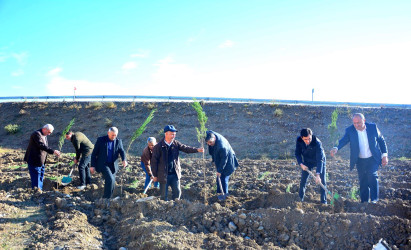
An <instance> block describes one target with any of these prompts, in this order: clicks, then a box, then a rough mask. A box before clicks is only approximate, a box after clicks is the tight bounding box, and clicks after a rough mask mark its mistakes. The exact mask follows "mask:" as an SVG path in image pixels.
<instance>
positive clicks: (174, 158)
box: [151, 125, 204, 200]
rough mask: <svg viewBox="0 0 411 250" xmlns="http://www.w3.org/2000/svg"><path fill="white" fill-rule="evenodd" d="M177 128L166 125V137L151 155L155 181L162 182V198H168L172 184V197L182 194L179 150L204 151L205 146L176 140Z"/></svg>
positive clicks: (175, 197)
mask: <svg viewBox="0 0 411 250" xmlns="http://www.w3.org/2000/svg"><path fill="white" fill-rule="evenodd" d="M176 133H177V129H176V128H175V127H174V126H173V125H167V126H165V127H164V138H163V139H162V140H161V141H160V142H159V143H158V144H157V145H156V146H154V148H153V155H152V157H151V171H152V173H153V176H154V179H153V181H154V182H156V181H158V182H160V193H161V199H162V200H167V196H168V187H169V186H171V190H172V199H173V200H174V199H180V196H181V187H180V179H181V167H180V159H179V158H178V155H179V152H180V151H183V152H185V153H188V154H190V153H197V152H204V148H194V147H190V146H187V145H184V144H182V143H181V142H179V141H177V140H175V137H176Z"/></svg>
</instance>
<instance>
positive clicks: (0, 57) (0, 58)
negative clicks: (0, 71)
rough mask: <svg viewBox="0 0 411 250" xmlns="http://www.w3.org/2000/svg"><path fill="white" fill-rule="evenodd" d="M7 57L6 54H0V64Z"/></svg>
mask: <svg viewBox="0 0 411 250" xmlns="http://www.w3.org/2000/svg"><path fill="white" fill-rule="evenodd" d="M8 57H9V56H8V55H7V54H6V53H4V52H0V62H5V61H6V60H7V58H8Z"/></svg>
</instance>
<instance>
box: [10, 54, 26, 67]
mask: <svg viewBox="0 0 411 250" xmlns="http://www.w3.org/2000/svg"><path fill="white" fill-rule="evenodd" d="M11 56H12V57H13V58H14V59H16V61H17V63H18V64H19V65H21V66H24V65H26V64H27V59H28V56H29V55H28V53H27V52H21V53H12V54H11Z"/></svg>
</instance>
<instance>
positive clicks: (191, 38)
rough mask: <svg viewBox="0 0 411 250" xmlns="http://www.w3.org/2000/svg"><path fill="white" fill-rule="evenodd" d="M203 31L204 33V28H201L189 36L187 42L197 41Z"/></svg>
mask: <svg viewBox="0 0 411 250" xmlns="http://www.w3.org/2000/svg"><path fill="white" fill-rule="evenodd" d="M203 33H204V29H201V30H200V31H199V32H198V34H196V35H194V36H191V37H189V38H188V39H187V43H188V44H191V43H193V42H196V41H197V40H198V39H199V38H200V37H201V35H202V34H203Z"/></svg>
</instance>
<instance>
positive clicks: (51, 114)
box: [0, 102, 411, 249]
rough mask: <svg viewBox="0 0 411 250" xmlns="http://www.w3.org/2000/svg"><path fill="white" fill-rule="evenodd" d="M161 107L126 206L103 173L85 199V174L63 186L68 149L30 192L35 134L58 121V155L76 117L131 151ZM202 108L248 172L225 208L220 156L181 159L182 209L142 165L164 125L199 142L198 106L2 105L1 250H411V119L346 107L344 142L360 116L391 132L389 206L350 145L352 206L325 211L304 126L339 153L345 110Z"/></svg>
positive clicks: (136, 164)
mask: <svg viewBox="0 0 411 250" xmlns="http://www.w3.org/2000/svg"><path fill="white" fill-rule="evenodd" d="M97 104H99V105H97ZM154 108H156V109H158V111H157V112H156V114H155V117H154V119H153V120H152V122H151V123H150V124H149V126H148V127H147V130H146V131H145V132H144V133H143V135H142V136H141V138H139V139H138V140H136V141H135V142H134V144H133V145H132V147H131V150H130V152H129V153H130V155H131V156H130V159H129V163H130V168H128V169H126V170H122V172H121V173H119V174H118V175H117V183H118V185H117V188H116V191H115V196H114V197H118V198H115V199H113V200H110V201H107V200H103V199H101V198H100V197H102V193H103V189H102V188H103V180H102V178H101V176H100V175H95V176H93V184H92V185H90V186H89V187H88V188H87V189H86V190H84V191H80V190H77V189H76V188H75V187H76V186H77V185H78V184H79V183H78V172H77V170H76V171H74V174H73V175H74V181H73V182H72V183H71V184H70V185H69V186H66V187H64V186H61V185H58V183H59V178H61V177H64V176H67V174H68V173H69V171H70V169H69V168H70V167H69V165H70V162H71V160H72V157H73V156H72V155H71V154H72V153H73V152H74V150H73V147H72V145H71V144H70V143H67V142H66V143H65V144H64V145H63V148H62V151H63V152H64V153H65V154H64V155H63V157H62V158H61V159H60V161H59V162H56V158H55V157H49V160H48V163H47V168H46V180H45V186H44V191H43V192H42V193H40V192H35V191H33V190H31V188H30V180H29V174H28V170H27V165H25V162H23V160H22V159H23V155H24V149H25V148H26V147H27V143H28V139H29V137H30V134H31V133H32V132H33V131H34V130H36V129H38V128H40V127H41V126H42V125H44V124H46V123H51V124H53V125H54V127H55V132H54V133H53V134H52V135H50V136H48V141H49V145H50V146H51V147H52V148H56V147H57V142H58V139H59V137H60V136H61V134H62V131H63V129H64V128H65V126H67V124H68V122H69V121H70V120H71V119H72V118H76V122H75V124H74V126H73V130H75V131H82V132H84V133H85V134H86V135H87V136H88V137H89V138H90V140H91V141H92V142H95V141H96V139H97V137H98V136H101V135H104V134H106V131H107V128H108V127H109V126H112V125H113V126H117V127H118V128H119V131H120V132H119V138H121V139H123V144H124V145H125V146H126V145H128V143H129V139H130V138H131V136H132V134H133V132H134V131H135V130H136V128H137V127H138V126H140V125H141V123H142V122H143V121H144V119H145V118H146V117H147V115H148V114H149V112H150V111H151V110H152V109H154ZM203 109H204V111H205V112H206V114H207V116H208V118H209V119H208V123H207V127H208V128H209V129H212V130H215V131H217V132H219V133H221V134H223V135H224V136H225V137H227V139H228V140H229V141H230V143H231V145H232V146H233V148H234V150H235V151H236V154H237V156H238V158H239V161H240V165H241V166H240V167H239V169H238V170H237V171H236V172H235V173H234V175H233V176H232V177H231V180H230V190H231V191H230V196H229V197H228V199H227V200H226V201H224V202H221V201H218V199H217V197H216V194H215V190H216V184H215V179H214V178H215V177H214V176H215V168H214V167H213V166H212V165H211V164H210V162H209V161H210V160H209V159H208V160H207V163H203V162H202V161H201V160H200V159H199V157H200V154H191V155H186V154H182V157H183V159H182V168H183V177H182V180H181V184H182V199H181V200H179V201H169V202H164V201H161V200H159V199H158V196H159V193H158V190H157V189H150V190H149V191H148V193H147V195H143V194H142V192H143V182H144V174H143V172H142V170H141V168H140V159H139V157H137V156H139V155H140V153H141V151H142V150H143V148H144V146H145V139H146V138H147V137H148V136H155V137H156V138H157V139H161V138H162V136H163V133H162V129H163V127H164V126H165V125H166V124H174V125H175V126H176V127H177V129H178V130H179V132H178V135H177V139H178V140H179V141H181V142H182V143H184V144H187V145H191V146H198V145H199V144H198V142H197V140H196V130H195V127H196V126H198V121H197V115H196V112H195V111H194V109H193V108H192V107H191V106H190V104H189V103H184V102H182V103H173V102H170V103H168V102H163V103H138V102H128V103H127V102H124V103H110V102H106V103H105V102H102V103H87V102H61V103H44V102H21V103H1V104H0V126H1V128H0V248H3V249H22V248H30V249H119V248H121V247H124V248H127V249H199V248H203V249H227V248H229V249H279V248H289V249H300V248H301V249H370V248H371V247H372V245H373V244H376V243H377V242H378V241H379V240H380V239H384V240H385V241H386V242H387V243H388V244H389V245H390V246H391V247H392V248H393V249H410V248H411V236H410V235H411V233H410V231H411V223H410V217H411V180H410V171H411V161H410V158H411V140H410V139H409V138H411V132H410V131H411V127H410V125H411V123H410V120H411V112H410V110H408V109H395V108H385V107H381V108H361V107H338V110H339V118H338V121H337V126H338V133H339V135H340V136H341V135H342V134H343V133H344V128H345V127H347V126H348V125H350V124H351V119H350V117H351V115H352V114H353V113H355V112H363V113H364V114H365V116H366V119H367V121H368V122H375V123H377V124H378V127H379V128H380V130H381V132H382V133H383V135H384V137H385V139H386V141H387V144H388V148H389V158H390V162H389V165H388V166H387V167H384V168H382V169H381V171H380V196H381V200H380V201H379V202H378V203H377V204H361V203H359V201H358V200H357V199H358V195H357V194H356V191H357V190H358V180H357V178H358V177H357V173H356V171H352V172H350V171H349V167H348V165H349V163H348V160H347V159H348V153H349V150H348V147H345V148H344V149H343V150H341V152H339V157H341V158H337V160H333V159H331V158H330V157H328V159H327V161H328V163H327V171H328V177H327V179H328V187H329V189H330V190H331V191H332V192H333V193H337V194H339V195H340V196H341V197H340V198H339V199H338V200H334V202H333V205H330V204H329V205H326V206H325V205H321V204H320V202H319V194H318V190H319V187H318V186H316V185H315V184H314V183H313V182H310V185H309V187H308V190H307V196H308V197H307V198H306V201H305V202H304V203H301V202H299V198H298V186H299V180H300V170H299V167H297V166H296V162H295V159H294V156H293V155H294V153H293V151H294V149H295V139H296V137H297V136H298V133H299V131H300V130H301V128H303V127H310V128H312V129H313V131H314V134H316V135H317V136H318V137H319V138H320V139H321V140H322V142H323V145H324V148H325V150H326V151H327V156H329V155H328V151H329V149H331V147H332V142H331V140H330V134H329V131H328V130H327V126H328V124H329V123H330V122H331V113H332V112H333V111H334V110H335V107H318V106H317V107H313V106H297V105H278V104H276V103H275V102H273V103H272V104H249V103H203ZM7 124H15V125H18V126H19V129H18V131H17V133H15V134H10V133H8V132H7V131H6V130H5V129H3V128H4V127H5V126H6V125H7ZM70 153H71V154H70ZM204 169H206V176H207V178H206V184H205V185H204V180H203V175H204ZM121 183H123V186H122V188H121V187H120V184H121ZM330 198H331V197H329V202H331V200H330Z"/></svg>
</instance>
